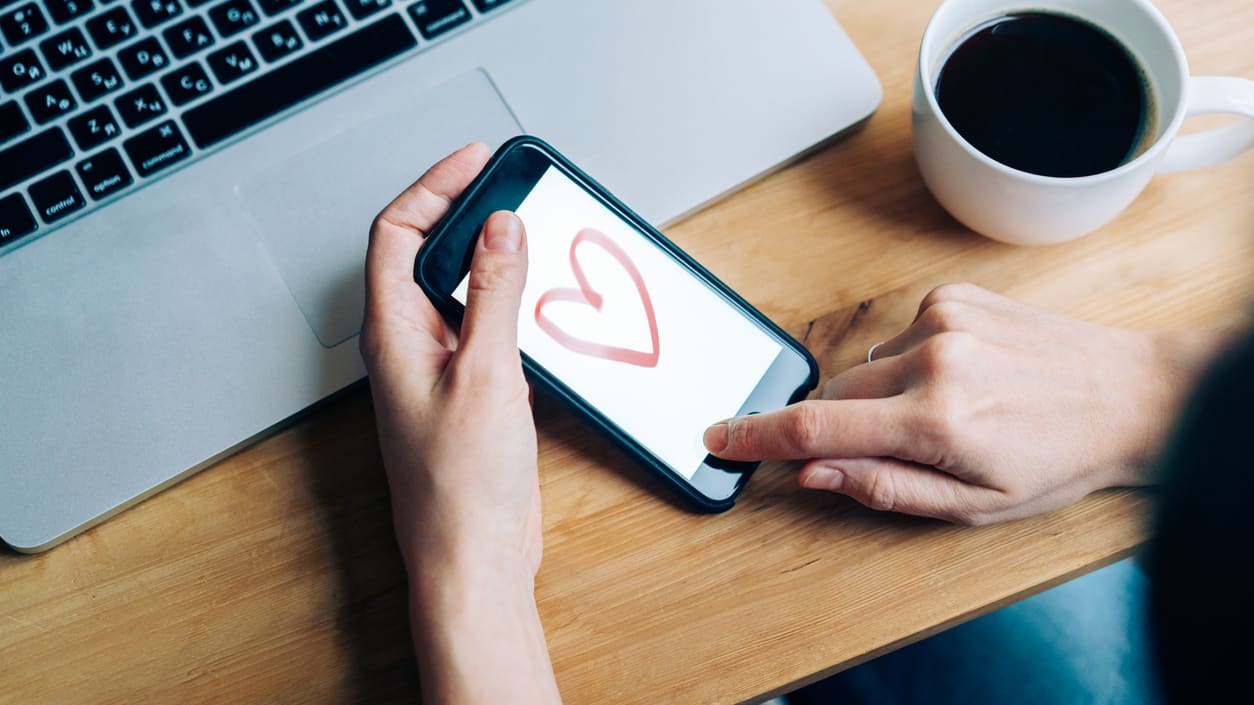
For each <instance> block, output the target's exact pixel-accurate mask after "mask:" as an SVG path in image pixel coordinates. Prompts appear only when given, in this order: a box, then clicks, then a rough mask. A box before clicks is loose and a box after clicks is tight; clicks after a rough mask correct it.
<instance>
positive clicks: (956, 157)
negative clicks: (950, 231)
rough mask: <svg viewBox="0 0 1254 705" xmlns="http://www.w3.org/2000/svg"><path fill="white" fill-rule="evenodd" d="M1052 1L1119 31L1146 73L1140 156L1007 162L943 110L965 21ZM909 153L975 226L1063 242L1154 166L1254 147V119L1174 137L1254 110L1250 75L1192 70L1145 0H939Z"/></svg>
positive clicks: (1109, 213)
mask: <svg viewBox="0 0 1254 705" xmlns="http://www.w3.org/2000/svg"><path fill="white" fill-rule="evenodd" d="M1032 11H1036V12H1040V11H1046V12H1049V11H1054V12H1058V13H1061V14H1065V15H1070V16H1073V17H1079V18H1082V19H1084V20H1088V21H1089V22H1091V23H1092V24H1094V25H1097V26H1098V27H1101V28H1102V29H1104V30H1105V31H1107V32H1108V33H1109V34H1111V35H1112V36H1114V37H1115V38H1116V39H1118V40H1119V41H1120V42H1121V43H1122V44H1123V45H1124V46H1125V47H1126V48H1127V49H1128V50H1129V51H1131V52H1132V54H1133V56H1134V58H1135V59H1136V60H1137V62H1138V63H1140V65H1141V66H1142V67H1143V68H1144V70H1145V72H1146V73H1147V74H1148V79H1149V81H1150V84H1151V89H1152V91H1153V96H1154V101H1155V103H1156V105H1157V111H1158V119H1157V121H1156V122H1157V135H1156V137H1155V138H1154V141H1153V143H1152V144H1151V146H1150V147H1149V148H1148V149H1146V150H1144V151H1143V152H1142V153H1141V155H1140V156H1138V157H1137V158H1135V159H1133V160H1132V161H1130V162H1128V163H1126V164H1123V165H1122V166H1120V167H1118V168H1116V169H1113V170H1111V171H1107V172H1103V173H1101V174H1095V175H1093V176H1084V177H1078V178H1059V177H1052V176H1040V175H1038V174H1031V173H1028V172H1024V171H1020V170H1018V169H1013V168H1011V167H1009V166H1006V165H1004V164H1002V163H1000V162H997V161H995V160H994V159H992V158H990V157H988V156H986V155H984V154H983V153H982V152H980V151H979V150H977V149H976V148H975V147H973V146H972V145H971V143H969V142H967V141H966V140H965V139H963V137H962V136H961V135H959V134H958V132H957V131H956V130H955V129H954V127H953V125H951V124H950V122H949V120H947V119H946V118H945V116H944V114H943V113H942V112H941V109H940V105H939V104H938V103H937V100H936V81H937V77H938V75H939V73H940V70H941V67H942V65H943V63H944V61H945V59H946V58H948V56H949V54H950V52H951V51H952V50H953V49H954V47H955V45H956V44H957V43H958V42H959V40H960V39H962V38H963V37H964V35H966V34H967V33H968V32H969V31H970V30H971V29H973V28H975V27H976V26H978V25H981V24H983V23H984V22H986V21H988V20H991V19H993V18H995V17H998V16H1000V15H1006V14H1011V13H1016V12H1032ZM912 113H913V114H912V124H913V131H914V153H915V158H916V159H917V160H918V163H919V170H920V171H921V172H922V173H923V180H924V181H925V182H927V186H928V188H929V189H931V191H932V194H933V195H935V196H936V200H938V201H940V203H941V205H943V206H944V207H945V209H946V210H948V211H949V212H950V213H951V214H953V216H954V217H955V218H957V219H958V220H960V221H962V223H964V224H965V225H967V226H968V227H970V228H971V229H972V230H975V231H976V232H979V233H982V234H984V235H987V236H988V237H991V238H993V239H996V240H1002V241H1004V242H1010V243H1015V244H1021V245H1045V244H1050V243H1056V242H1065V241H1067V240H1072V239H1075V238H1077V237H1080V236H1081V235H1086V234H1088V233H1090V232H1092V231H1094V230H1096V229H1097V228H1099V227H1101V226H1102V225H1105V224H1106V223H1107V222H1109V221H1110V220H1111V219H1112V218H1114V217H1115V216H1116V215H1118V214H1119V213H1120V212H1122V211H1123V209H1124V208H1127V207H1128V205H1129V204H1130V203H1132V201H1133V200H1135V199H1136V197H1137V196H1138V195H1139V194H1140V193H1141V191H1142V190H1143V189H1144V188H1145V185H1146V184H1147V183H1149V180H1150V178H1151V177H1152V176H1153V175H1154V174H1156V173H1161V172H1170V171H1181V170H1184V169H1196V168H1200V167H1206V166H1210V165H1213V164H1217V163H1219V162H1222V161H1225V160H1227V159H1231V158H1232V157H1235V156H1237V155H1238V154H1240V153H1242V152H1244V151H1246V150H1248V149H1250V148H1252V147H1254V121H1251V120H1242V121H1240V122H1237V123H1234V124H1231V125H1226V126H1224V127H1220V128H1217V129H1214V130H1211V131H1209V132H1203V133H1200V134H1196V135H1188V136H1184V137H1177V134H1178V133H1179V131H1180V125H1181V123H1183V122H1184V120H1185V118H1189V117H1193V116H1195V115H1202V114H1205V113H1234V114H1237V115H1244V116H1246V117H1249V118H1254V81H1250V80H1247V79H1244V78H1218V77H1194V78H1190V77H1189V67H1188V62H1187V61H1186V60H1185V57H1184V49H1183V48H1181V46H1180V40H1179V39H1178V38H1177V37H1176V34H1175V32H1173V31H1172V29H1171V27H1170V26H1169V25H1168V24H1167V21H1166V20H1165V19H1164V18H1163V16H1162V14H1161V13H1159V12H1158V10H1157V9H1156V8H1155V7H1154V6H1153V5H1151V4H1150V3H1149V2H1148V0H1035V2H1031V1H1029V2H1025V1H1024V0H946V1H945V2H943V3H942V4H941V6H940V8H939V9H938V10H937V11H936V14H935V15H933V16H932V20H931V22H930V23H929V24H928V27H927V30H926V31H925V32H924V34H923V44H922V47H921V48H920V50H919V67H918V70H917V71H916V72H915V80H914V97H913V100H912Z"/></svg>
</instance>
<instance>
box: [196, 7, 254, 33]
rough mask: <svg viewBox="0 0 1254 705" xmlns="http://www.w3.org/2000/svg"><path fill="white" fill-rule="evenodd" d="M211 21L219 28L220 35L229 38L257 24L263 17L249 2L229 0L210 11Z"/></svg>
mask: <svg viewBox="0 0 1254 705" xmlns="http://www.w3.org/2000/svg"><path fill="white" fill-rule="evenodd" d="M209 19H210V20H212V21H213V26H214V27H217V28H218V34H221V35H222V36H223V37H229V36H231V35H233V34H239V33H240V32H243V31H244V30H246V29H248V28H249V27H251V26H253V25H255V24H257V23H258V22H260V21H261V16H260V15H258V14H257V11H256V10H254V9H253V5H252V3H251V2H249V0H227V2H224V3H222V4H221V5H217V6H216V7H214V8H212V9H211V10H209Z"/></svg>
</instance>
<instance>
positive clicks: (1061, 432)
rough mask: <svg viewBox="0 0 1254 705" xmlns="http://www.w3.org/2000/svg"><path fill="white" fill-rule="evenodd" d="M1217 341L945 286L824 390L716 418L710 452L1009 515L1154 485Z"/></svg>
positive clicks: (955, 513) (891, 495) (883, 496)
mask: <svg viewBox="0 0 1254 705" xmlns="http://www.w3.org/2000/svg"><path fill="white" fill-rule="evenodd" d="M1216 347H1217V346H1216V336H1213V335H1211V334H1206V333H1192V334H1153V333H1143V332H1136V331H1130V330H1122V329H1117V328H1108V327H1105V326H1100V325H1096V324H1093V323H1088V322H1085V321H1081V320H1077V319H1074V318H1068V317H1064V316H1059V315H1056V314H1052V313H1048V312H1045V311H1041V310H1038V309H1035V308H1032V307H1029V306H1027V305H1025V304H1021V303H1018V302H1016V301H1012V300H1010V299H1007V298H1005V297H1002V296H998V295H997V294H994V293H992V292H989V291H986V290H984V289H981V288H979V287H976V286H973V285H970V284H965V285H948V286H943V287H940V288H938V289H936V290H934V291H932V292H931V293H930V294H928V295H927V297H925V298H924V300H923V303H922V304H921V305H920V307H919V312H918V315H917V316H916V317H915V320H914V322H913V323H912V324H911V325H910V327H909V328H907V329H906V330H905V332H903V333H902V334H901V335H899V336H897V337H896V338H893V339H892V340H890V341H888V342H886V343H885V344H884V345H882V346H881V347H880V348H879V349H878V350H877V351H876V359H875V360H874V361H873V362H870V363H868V364H863V365H859V366H857V367H854V368H853V369H850V370H848V371H846V372H844V373H843V374H840V375H838V376H836V377H835V378H834V379H832V380H831V381H830V382H829V383H828V384H827V385H826V387H825V388H824V390H823V393H822V395H821V398H820V399H818V400H812V401H805V402H802V403H800V404H796V405H793V406H791V407H788V408H786V409H783V410H780V411H776V412H772V413H769V414H761V415H755V416H748V417H743V418H736V419H730V420H728V421H726V422H722V423H720V424H716V425H714V426H713V427H711V428H710V429H709V430H708V431H706V436H705V439H706V445H707V447H708V448H709V450H710V452H711V453H713V454H714V455H716V456H719V457H722V458H726V459H729V460H764V459H768V458H773V459H791V460H808V461H809V462H807V463H806V465H805V466H804V467H803V468H802V470H801V474H800V482H801V484H802V485H804V486H806V487H809V488H812V489H821V490H829V491H833V492H840V493H841V494H845V495H848V496H850V497H852V498H853V499H855V500H857V501H859V502H861V503H862V504H865V505H867V506H869V507H871V508H873V509H878V510H891V511H898V512H904V513H907V514H916V515H921V516H929V517H936V518H940V519H945V520H948V521H953V522H958V523H962V524H969V525H974V524H986V523H991V522H997V521H1005V520H1009V519H1016V518H1020V517H1025V516H1029V515H1031V514H1036V513H1040V512H1045V511H1049V510H1052V509H1056V508H1059V507H1063V506H1066V505H1068V504H1070V503H1072V502H1075V501H1077V500H1079V499H1080V498H1081V497H1083V496H1085V495H1087V494H1088V493H1090V492H1093V491H1095V490H1098V489H1102V488H1106V487H1113V486H1129V485H1141V484H1147V483H1148V482H1149V478H1148V477H1147V476H1146V474H1145V472H1144V468H1145V467H1146V465H1147V463H1146V461H1148V460H1149V459H1150V457H1151V456H1152V455H1153V454H1154V453H1155V452H1156V451H1157V449H1158V447H1159V444H1160V443H1161V441H1162V440H1163V438H1164V437H1165V435H1166V431H1167V429H1168V427H1169V425H1170V423H1171V422H1172V420H1173V418H1174V417H1175V415H1176V411H1177V409H1178V407H1179V405H1180V403H1181V401H1182V397H1183V396H1184V394H1185V393H1186V392H1187V390H1188V389H1189V388H1190V387H1191V386H1192V383H1193V381H1194V379H1195V376H1196V375H1197V374H1198V373H1199V372H1200V370H1201V369H1202V368H1203V367H1204V365H1205V364H1206V363H1207V362H1208V361H1209V359H1210V357H1211V355H1212V354H1213V353H1214V351H1215V350H1216Z"/></svg>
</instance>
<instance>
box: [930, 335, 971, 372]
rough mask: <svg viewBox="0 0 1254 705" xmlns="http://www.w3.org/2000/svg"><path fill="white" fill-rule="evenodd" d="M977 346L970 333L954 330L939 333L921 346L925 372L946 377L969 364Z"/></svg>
mask: <svg viewBox="0 0 1254 705" xmlns="http://www.w3.org/2000/svg"><path fill="white" fill-rule="evenodd" d="M975 348H976V339H975V336H973V335H971V334H970V333H964V332H961V331H954V330H947V331H943V332H941V333H937V334H936V335H933V336H931V337H929V338H928V339H927V340H925V341H923V344H922V345H921V346H919V359H920V362H921V363H922V365H923V372H924V374H926V375H927V376H929V377H946V376H948V375H950V374H951V373H953V372H954V371H955V370H957V369H959V368H960V367H961V366H963V365H965V364H968V363H969V362H970V360H971V359H972V355H973V353H974V351H975Z"/></svg>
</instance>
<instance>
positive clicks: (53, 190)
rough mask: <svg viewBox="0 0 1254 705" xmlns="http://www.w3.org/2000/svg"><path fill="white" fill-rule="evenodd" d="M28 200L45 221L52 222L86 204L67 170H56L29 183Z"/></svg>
mask: <svg viewBox="0 0 1254 705" xmlns="http://www.w3.org/2000/svg"><path fill="white" fill-rule="evenodd" d="M30 200H31V202H32V203H34V204H35V210H36V211H37V212H38V213H39V217H40V218H41V219H42V220H43V221H44V222H45V223H54V222H56V221H58V220H61V219H62V218H64V217H65V216H67V215H69V214H71V213H73V212H74V211H76V210H79V209H80V208H82V207H83V206H85V205H87V202H86V201H84V200H83V193H82V192H81V191H79V190H78V184H76V183H74V177H73V176H71V175H70V172H68V171H58V172H57V173H55V174H53V175H52V176H49V177H48V178H46V179H43V180H41V181H36V182H35V183H33V184H31V185H30Z"/></svg>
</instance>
